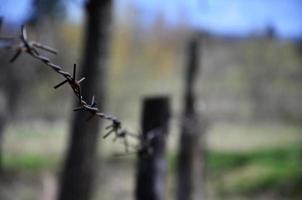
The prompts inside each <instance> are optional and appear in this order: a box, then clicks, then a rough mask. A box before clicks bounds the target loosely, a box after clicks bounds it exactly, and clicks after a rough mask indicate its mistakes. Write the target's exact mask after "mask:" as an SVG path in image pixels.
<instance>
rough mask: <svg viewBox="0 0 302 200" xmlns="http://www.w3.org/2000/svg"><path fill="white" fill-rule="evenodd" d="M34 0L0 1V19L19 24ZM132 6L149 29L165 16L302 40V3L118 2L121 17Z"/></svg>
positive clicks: (78, 0)
mask: <svg viewBox="0 0 302 200" xmlns="http://www.w3.org/2000/svg"><path fill="white" fill-rule="evenodd" d="M30 2H31V0H0V15H2V16H4V17H5V18H6V19H7V20H8V21H10V22H14V23H16V22H20V21H22V20H24V19H26V17H27V15H28V13H30ZM68 2H69V3H68V9H67V11H68V18H69V19H70V20H71V21H74V22H76V21H78V20H80V19H81V18H82V16H83V15H82V9H81V5H82V4H83V0H69V1H68ZM129 6H132V7H135V8H136V10H137V11H139V12H138V13H139V21H140V23H142V24H143V25H145V26H148V25H150V24H151V23H153V22H154V21H155V19H156V18H157V17H158V16H159V15H162V16H164V17H165V19H166V21H167V24H168V25H170V26H175V25H177V24H179V23H181V22H186V23H187V24H188V25H190V26H192V27H194V28H202V29H206V30H209V31H211V32H214V33H217V34H227V35H246V34H250V33H252V32H257V31H263V30H264V29H265V28H266V27H267V26H271V27H274V28H275V29H276V31H277V35H278V36H280V37H285V38H297V37H302V0H116V1H115V8H116V10H115V11H116V13H117V14H118V15H119V16H120V15H123V14H124V13H126V12H127V11H129V9H127V8H129Z"/></svg>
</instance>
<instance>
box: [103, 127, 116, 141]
mask: <svg viewBox="0 0 302 200" xmlns="http://www.w3.org/2000/svg"><path fill="white" fill-rule="evenodd" d="M112 132H114V130H113V129H112V130H110V131H109V132H108V133H106V134H105V135H104V136H103V138H104V139H106V138H107V137H108V136H109V135H110V134H111V133H112Z"/></svg>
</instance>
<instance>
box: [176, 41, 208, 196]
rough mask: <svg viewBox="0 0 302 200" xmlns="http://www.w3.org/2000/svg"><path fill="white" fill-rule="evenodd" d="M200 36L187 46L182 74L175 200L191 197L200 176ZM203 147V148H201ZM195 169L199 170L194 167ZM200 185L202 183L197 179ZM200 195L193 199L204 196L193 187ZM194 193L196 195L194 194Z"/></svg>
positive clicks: (201, 131)
mask: <svg viewBox="0 0 302 200" xmlns="http://www.w3.org/2000/svg"><path fill="white" fill-rule="evenodd" d="M199 40H200V37H199V36H194V37H193V38H192V39H191V40H190V41H189V45H188V50H187V52H188V55H187V68H186V73H185V88H184V97H183V98H184V99H183V101H184V105H183V114H182V120H181V135H180V141H179V153H178V164H177V167H178V176H177V193H176V195H177V200H192V199H194V198H193V197H194V183H196V181H195V180H196V179H198V178H199V179H200V178H202V177H197V173H196V171H197V172H198V171H199V172H201V173H198V174H199V175H198V176H203V174H202V171H203V169H202V168H203V164H202V163H200V161H203V160H204V159H203V151H200V149H199V148H200V147H199V140H200V139H202V138H200V136H201V135H202V133H203V132H204V128H205V124H201V120H200V115H199V113H198V112H197V110H196V103H197V99H196V93H195V88H194V87H195V84H196V81H197V78H198V74H199V68H200V66H199V65H200V63H199V58H200V51H199V47H200V45H199ZM202 148H204V147H202ZM197 166H198V168H201V169H196V168H197ZM199 184H201V182H200V181H199ZM195 189H196V190H195V191H196V192H197V191H198V193H199V195H198V197H197V198H195V199H199V200H200V199H203V197H202V196H204V194H203V191H202V190H203V186H202V185H200V187H199V188H195ZM195 196H196V195H195Z"/></svg>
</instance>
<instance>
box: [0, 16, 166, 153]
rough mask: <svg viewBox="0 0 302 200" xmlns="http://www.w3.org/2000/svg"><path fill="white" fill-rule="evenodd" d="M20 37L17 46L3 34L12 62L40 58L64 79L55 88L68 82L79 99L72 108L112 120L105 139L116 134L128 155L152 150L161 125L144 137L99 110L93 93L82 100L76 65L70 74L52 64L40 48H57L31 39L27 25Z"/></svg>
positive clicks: (0, 45)
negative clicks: (24, 55)
mask: <svg viewBox="0 0 302 200" xmlns="http://www.w3.org/2000/svg"><path fill="white" fill-rule="evenodd" d="M1 23H2V20H1V17H0V30H1ZM19 39H20V40H21V41H20V42H19V44H17V45H16V44H14V40H15V38H12V37H0V48H2V49H3V48H5V49H11V50H13V51H15V54H14V55H13V56H12V58H11V59H10V63H13V62H15V61H16V60H17V59H18V58H19V56H20V55H21V54H22V53H27V54H28V55H30V56H31V57H33V58H34V59H36V60H39V61H41V62H42V63H44V64H45V65H47V66H49V67H50V68H51V69H52V70H54V71H55V72H56V73H58V74H59V75H61V76H62V77H63V78H64V79H65V80H63V81H62V82H60V83H58V84H57V85H55V86H54V89H58V88H59V87H61V86H63V85H65V84H69V86H70V88H71V89H72V90H73V93H74V95H75V96H76V98H77V101H78V107H76V108H74V109H73V111H75V112H86V113H89V114H90V116H89V117H88V118H87V119H86V121H89V120H91V119H92V118H93V117H99V118H102V119H106V120H109V121H110V122H111V124H110V125H108V126H106V127H105V130H107V132H106V133H105V134H104V135H103V139H106V138H107V137H109V136H110V135H112V134H114V138H113V142H115V141H116V140H118V139H120V140H122V142H123V144H124V147H125V152H126V153H127V154H132V153H139V154H144V155H150V154H152V153H153V149H152V147H151V146H152V145H151V142H152V140H153V139H155V138H157V137H160V136H161V132H162V130H161V129H160V128H156V129H154V130H150V131H149V132H148V133H147V134H144V135H145V136H143V134H142V133H140V134H134V133H131V132H129V131H128V130H126V129H124V128H122V123H121V121H120V120H119V119H118V118H117V117H115V116H112V115H109V114H106V113H103V112H101V111H100V110H99V108H98V107H97V103H96V100H95V97H94V96H93V97H92V100H91V103H90V104H88V103H87V102H86V101H85V100H84V99H83V96H82V95H81V94H82V89H81V83H82V82H83V81H84V80H85V77H82V78H80V79H79V80H77V78H76V74H77V66H76V64H74V66H73V73H72V74H70V73H69V72H67V71H64V70H63V67H62V66H60V65H57V64H55V63H53V62H52V61H51V59H50V58H48V57H46V56H43V55H41V54H40V52H39V50H43V51H46V52H48V53H51V54H55V55H56V54H58V51H57V50H56V49H54V48H51V47H49V46H47V45H44V44H41V43H39V42H36V41H30V40H29V39H28V37H27V32H26V28H25V26H24V25H22V26H21V34H20V38H19ZM128 137H131V138H134V139H136V140H137V141H138V144H137V145H135V146H133V145H131V144H130V143H129V140H128ZM130 147H132V149H133V150H134V151H130V150H129V148H130Z"/></svg>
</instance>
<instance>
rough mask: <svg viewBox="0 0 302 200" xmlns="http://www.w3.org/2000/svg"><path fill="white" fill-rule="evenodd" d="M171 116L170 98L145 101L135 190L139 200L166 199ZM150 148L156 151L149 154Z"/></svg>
mask: <svg viewBox="0 0 302 200" xmlns="http://www.w3.org/2000/svg"><path fill="white" fill-rule="evenodd" d="M169 117H170V104H169V98H168V97H154V98H146V99H144V102H143V111H142V122H141V123H142V141H141V144H142V149H141V150H140V151H139V153H138V163H137V177H136V191H135V196H136V199H137V200H163V199H165V174H166V161H165V152H166V137H167V133H168V120H169ZM146 144H148V145H146ZM147 149H149V150H152V152H146V151H147Z"/></svg>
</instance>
